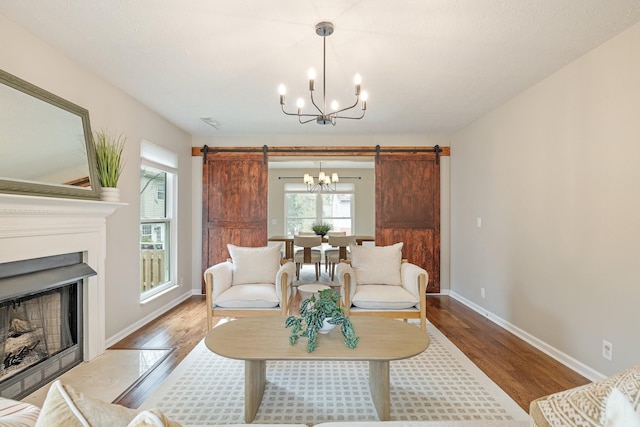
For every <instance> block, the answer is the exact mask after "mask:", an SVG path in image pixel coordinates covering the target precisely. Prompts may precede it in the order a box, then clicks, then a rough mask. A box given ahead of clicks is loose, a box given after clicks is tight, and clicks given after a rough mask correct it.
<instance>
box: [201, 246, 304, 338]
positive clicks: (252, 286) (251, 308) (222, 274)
mask: <svg viewBox="0 0 640 427" xmlns="http://www.w3.org/2000/svg"><path fill="white" fill-rule="evenodd" d="M227 248H228V249H229V254H230V255H231V259H230V260H227V261H225V262H221V263H219V264H216V265H214V266H212V267H209V268H208V269H207V270H206V271H205V272H204V280H205V294H206V302H207V326H208V328H209V330H210V329H211V328H213V317H215V316H222V317H251V316H265V315H278V316H280V315H281V316H287V315H288V314H289V306H290V300H291V296H292V291H291V283H292V281H293V277H294V275H295V272H296V268H295V265H294V264H293V262H291V260H282V261H281V254H280V247H279V246H265V247H256V248H252V247H241V246H235V245H231V244H228V245H227Z"/></svg>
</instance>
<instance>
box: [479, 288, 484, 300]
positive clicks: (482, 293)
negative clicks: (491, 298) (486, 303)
mask: <svg viewBox="0 0 640 427" xmlns="http://www.w3.org/2000/svg"><path fill="white" fill-rule="evenodd" d="M480 296H481V297H482V298H483V299H484V288H480Z"/></svg>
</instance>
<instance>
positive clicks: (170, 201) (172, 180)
mask: <svg viewBox="0 0 640 427" xmlns="http://www.w3.org/2000/svg"><path fill="white" fill-rule="evenodd" d="M177 159H178V157H177V154H176V153H174V152H172V151H170V150H167V149H165V148H162V147H159V146H157V145H155V144H152V143H150V142H148V141H145V140H142V141H141V143H140V169H142V167H144V166H148V167H152V168H154V169H158V170H161V171H163V172H165V173H166V174H167V184H166V187H165V189H164V190H165V191H164V196H165V203H166V213H165V217H164V218H146V219H142V217H141V215H140V213H139V214H138V216H139V223H140V224H144V223H149V222H167V223H168V227H169V236H168V245H169V257H168V258H169V280H168V281H166V282H164V283H162V284H161V285H158V286H156V287H154V288H153V289H150V290H148V291H144V292H140V293H139V295H140V303H145V302H147V301H149V300H150V299H152V298H155V297H156V296H158V294H160V293H162V292H166V291H167V290H168V289H170V288H172V287H176V286H178V271H177V270H178V249H177V242H178V209H177V206H178V170H177ZM139 250H142V249H139ZM138 268H140V269H141V268H142V265H141V264H140V263H139V264H138ZM140 277H142V274H140ZM140 285H141V283H140V282H138V288H140Z"/></svg>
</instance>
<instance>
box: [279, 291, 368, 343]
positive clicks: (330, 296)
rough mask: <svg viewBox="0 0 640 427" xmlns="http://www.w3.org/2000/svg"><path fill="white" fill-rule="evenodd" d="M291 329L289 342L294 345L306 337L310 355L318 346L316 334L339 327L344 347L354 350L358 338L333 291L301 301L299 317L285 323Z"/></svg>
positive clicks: (337, 294) (338, 297)
mask: <svg viewBox="0 0 640 427" xmlns="http://www.w3.org/2000/svg"><path fill="white" fill-rule="evenodd" d="M285 325H286V327H287V328H292V329H291V334H290V335H289V342H290V343H291V345H294V344H296V343H297V342H298V339H300V337H307V352H308V353H311V352H312V351H313V350H315V349H316V348H317V346H318V334H319V333H320V334H322V333H328V332H329V331H330V330H331V329H333V328H334V327H335V326H337V325H340V331H341V332H342V335H343V337H344V345H346V346H347V347H349V348H355V347H356V345H357V344H358V340H359V339H360V337H357V336H355V335H356V334H355V330H354V328H353V323H351V319H349V316H345V315H344V310H343V309H342V308H341V307H340V294H339V293H338V292H336V291H334V290H333V289H325V290H321V291H319V292H318V295H317V296H316V295H312V296H311V297H310V298H307V299H305V300H303V301H302V303H301V304H300V316H289V317H288V318H287V320H286V322H285Z"/></svg>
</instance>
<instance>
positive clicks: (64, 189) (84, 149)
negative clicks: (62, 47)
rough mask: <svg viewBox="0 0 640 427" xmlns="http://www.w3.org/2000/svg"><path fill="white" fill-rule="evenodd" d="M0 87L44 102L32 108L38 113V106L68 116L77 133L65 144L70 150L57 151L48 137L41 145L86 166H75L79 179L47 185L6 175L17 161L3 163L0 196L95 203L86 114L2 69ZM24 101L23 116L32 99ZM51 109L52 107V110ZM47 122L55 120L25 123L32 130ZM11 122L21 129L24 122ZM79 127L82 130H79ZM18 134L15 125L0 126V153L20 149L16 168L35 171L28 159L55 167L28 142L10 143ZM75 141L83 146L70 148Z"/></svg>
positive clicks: (96, 193) (97, 190)
mask: <svg viewBox="0 0 640 427" xmlns="http://www.w3.org/2000/svg"><path fill="white" fill-rule="evenodd" d="M0 84H2V85H5V86H7V87H9V88H12V89H15V90H16V91H18V92H21V93H23V94H26V95H28V96H31V97H33V98H34V100H35V101H36V102H37V101H41V102H42V103H45V104H42V105H41V106H40V105H38V106H37V107H38V108H36V109H38V110H39V109H40V107H42V109H43V110H49V111H52V112H53V113H55V114H52V116H55V117H56V118H57V117H59V116H68V117H69V118H70V121H71V122H73V123H74V124H75V123H76V122H77V124H78V126H77V130H74V132H75V133H77V138H78V141H75V142H69V144H68V145H70V147H72V148H68V151H67V150H62V151H61V150H59V149H58V147H60V146H61V144H58V142H57V141H56V140H55V139H54V138H53V135H51V138H50V140H49V138H46V141H43V143H45V144H50V146H51V147H52V148H56V151H55V154H56V156H61V157H64V156H74V157H75V158H77V159H78V160H77V163H82V160H81V159H82V157H84V161H86V163H87V164H86V166H87V167H86V168H85V166H84V165H81V166H79V168H82V172H83V174H82V175H83V176H78V177H74V178H77V179H73V180H70V181H69V182H67V183H64V184H62V183H61V184H58V183H53V182H47V181H44V180H39V179H30V178H24V177H22V176H19V177H16V176H11V175H10V173H8V170H9V169H11V167H14V166H16V164H17V163H18V162H13V163H12V164H7V165H5V166H4V167H0V193H13V194H25V195H32V196H46V197H62V198H76V199H95V200H99V198H100V183H99V180H98V173H97V172H98V171H97V166H96V157H95V147H94V145H93V135H92V132H91V124H90V122H89V111H88V110H86V109H84V108H82V107H80V106H78V105H76V104H74V103H72V102H70V101H67V100H66V99H63V98H61V97H59V96H57V95H54V94H52V93H50V92H48V91H46V90H44V89H41V88H39V87H37V86H35V85H33V84H31V83H29V82H27V81H24V80H22V79H20V78H18V77H16V76H14V75H12V74H9V73H7V72H6V71H3V70H0ZM0 89H1V87H0ZM10 92H11V91H10ZM17 96H19V95H17ZM21 99H22V98H21ZM24 101H25V102H24V104H25V105H26V106H27V107H25V108H24V110H25V113H26V114H25V116H30V115H31V112H29V111H28V104H30V103H31V101H33V100H32V99H31V98H28V97H27V98H24ZM0 102H3V100H2V99H0ZM2 107H3V106H1V105H0V111H1V110H2ZM20 107H22V105H17V106H15V105H10V106H9V108H7V107H5V108H7V109H6V110H5V111H11V112H12V113H13V111H15V110H19V109H20ZM51 107H54V108H53V109H52V108H51ZM59 110H60V111H59ZM65 112H67V113H70V114H71V115H70V116H69V115H67V114H66V113H65ZM0 119H2V118H0ZM49 120H52V121H53V120H55V118H53V117H44V118H43V120H38V121H35V120H32V121H35V122H36V123H28V124H29V125H30V126H33V127H34V128H35V127H37V126H43V127H44V126H45V125H46V123H47V122H48V121H49ZM9 121H11V120H9V119H6V118H5V119H4V120H0V123H2V122H4V124H5V125H7V124H8V122H9ZM15 123H16V124H18V125H20V126H24V123H18V120H15ZM12 124H13V121H12ZM80 124H81V127H82V128H81V129H80ZM25 129H26V127H25ZM20 131H22V129H20V128H19V126H16V127H15V129H8V128H5V129H3V128H1V127H0V152H1V153H10V152H11V151H10V150H20V151H21V152H22V153H24V156H21V157H20V164H21V166H20V167H21V168H22V169H23V170H26V169H28V168H29V167H32V168H35V169H37V167H38V166H37V165H38V162H37V161H33V162H32V159H37V160H38V161H40V160H45V161H47V162H49V163H48V164H47V166H50V165H52V164H53V165H55V161H54V159H53V158H50V157H53V156H49V155H47V154H45V153H43V152H42V150H39V149H38V148H37V147H34V146H32V145H31V143H30V142H29V141H21V140H11V139H12V137H11V135H12V134H14V133H18V132H20ZM47 136H48V135H47ZM81 139H84V141H81ZM65 142H67V141H65ZM77 142H80V143H83V145H82V144H77V145H75V146H74V144H76V143H77ZM47 148H48V147H47ZM71 151H73V152H71ZM3 157H5V158H9V157H10V156H9V155H8V154H7V155H6V156H3ZM22 162H24V165H22ZM40 164H43V163H40ZM55 166H57V165H55ZM3 169H4V170H3ZM53 170H54V169H52V171H53ZM85 174H88V176H84V175H85ZM7 175H8V176H7Z"/></svg>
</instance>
